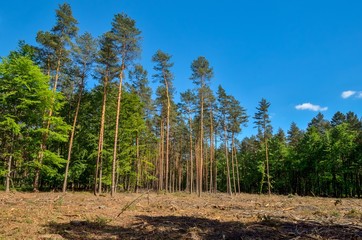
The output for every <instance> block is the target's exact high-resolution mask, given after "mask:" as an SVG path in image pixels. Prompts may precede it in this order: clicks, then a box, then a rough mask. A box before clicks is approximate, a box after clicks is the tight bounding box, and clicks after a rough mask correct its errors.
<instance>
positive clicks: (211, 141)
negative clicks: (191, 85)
mask: <svg viewBox="0 0 362 240" xmlns="http://www.w3.org/2000/svg"><path fill="white" fill-rule="evenodd" d="M213 171H214V121H213V114H212V107H211V108H210V192H213V191H214V187H213V183H214V179H213Z"/></svg>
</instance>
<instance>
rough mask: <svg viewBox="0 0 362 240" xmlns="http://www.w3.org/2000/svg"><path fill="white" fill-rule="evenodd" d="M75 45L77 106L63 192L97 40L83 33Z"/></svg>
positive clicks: (65, 186) (70, 138)
mask: <svg viewBox="0 0 362 240" xmlns="http://www.w3.org/2000/svg"><path fill="white" fill-rule="evenodd" d="M76 43H77V44H76V45H74V47H73V52H72V55H73V58H74V62H75V64H76V65H75V69H76V72H77V73H78V74H77V76H76V77H77V78H78V84H77V85H78V100H77V106H76V109H75V113H74V118H73V125H72V130H71V133H70V137H69V148H68V158H67V164H66V167H65V173H64V181H63V192H65V191H66V189H67V180H68V170H69V164H70V160H71V155H72V148H73V140H74V134H75V128H76V124H77V120H78V114H79V109H80V103H81V98H82V94H83V91H84V88H85V84H86V79H87V77H88V74H89V72H90V71H91V70H92V69H91V67H92V64H93V63H94V60H95V54H96V51H97V49H96V48H97V42H96V41H95V40H94V39H93V37H92V35H91V34H90V33H84V34H83V35H81V36H79V37H78V38H77V39H76Z"/></svg>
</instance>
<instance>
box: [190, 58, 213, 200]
mask: <svg viewBox="0 0 362 240" xmlns="http://www.w3.org/2000/svg"><path fill="white" fill-rule="evenodd" d="M191 71H192V74H191V77H190V79H191V80H193V83H194V84H196V86H198V87H199V88H198V92H199V97H200V136H199V142H200V146H199V147H200V157H199V164H198V169H197V181H196V182H197V190H198V195H199V197H200V196H201V192H202V178H203V177H202V176H203V175H202V170H203V159H204V156H203V155H204V152H203V145H204V98H205V88H206V86H207V84H208V83H209V81H210V80H211V78H212V77H213V69H212V67H210V64H209V61H208V60H207V59H206V58H205V57H198V58H197V59H196V60H194V61H193V62H192V64H191Z"/></svg>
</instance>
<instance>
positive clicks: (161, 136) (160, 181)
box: [158, 118, 164, 191]
mask: <svg viewBox="0 0 362 240" xmlns="http://www.w3.org/2000/svg"><path fill="white" fill-rule="evenodd" d="M160 131H161V133H160V165H159V167H160V169H159V172H160V176H159V184H158V189H159V190H160V191H162V190H163V164H164V163H163V156H164V126H163V120H162V118H161V129H160Z"/></svg>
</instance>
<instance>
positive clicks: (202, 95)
mask: <svg viewBox="0 0 362 240" xmlns="http://www.w3.org/2000/svg"><path fill="white" fill-rule="evenodd" d="M201 82H202V86H201V88H203V79H202V80H201ZM201 91H202V90H201ZM203 145H204V94H203V92H201V112H200V164H199V192H198V196H199V197H201V192H202V168H203V157H204V153H203Z"/></svg>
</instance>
